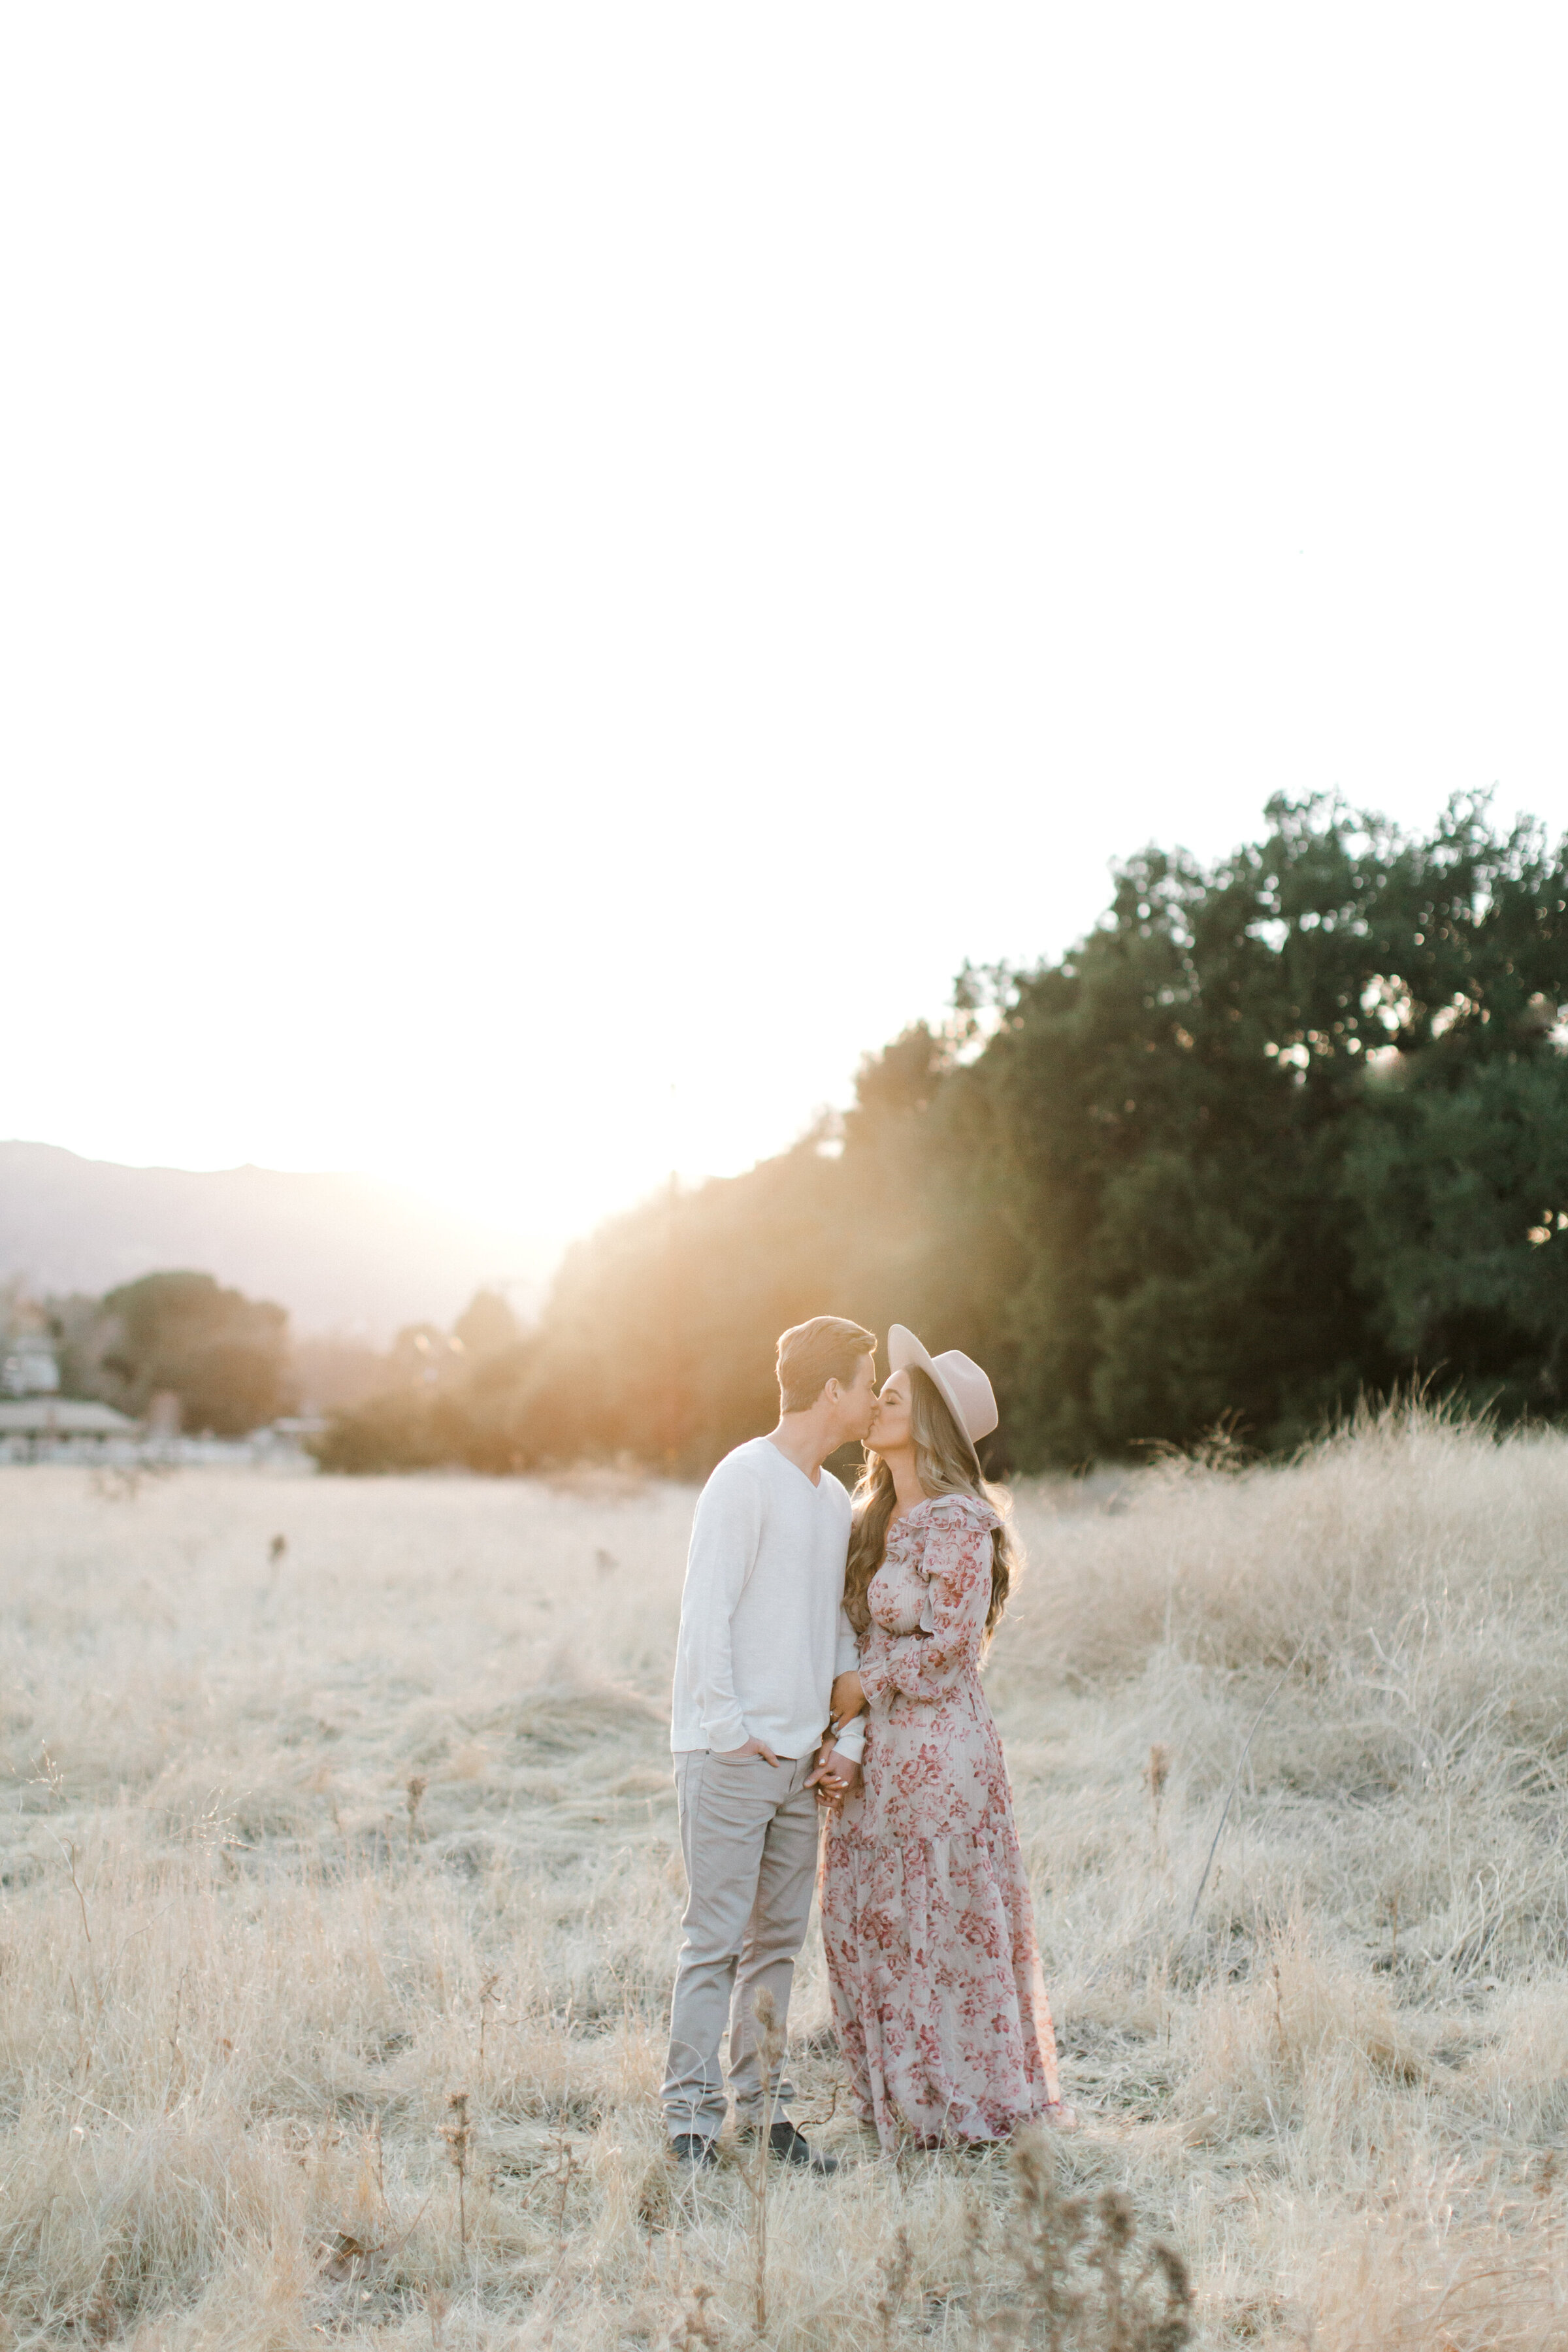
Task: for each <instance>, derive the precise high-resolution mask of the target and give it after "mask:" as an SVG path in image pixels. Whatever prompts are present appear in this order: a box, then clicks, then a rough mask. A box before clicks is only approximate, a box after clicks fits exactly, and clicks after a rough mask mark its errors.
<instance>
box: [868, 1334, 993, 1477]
mask: <svg viewBox="0 0 1568 2352" xmlns="http://www.w3.org/2000/svg"><path fill="white" fill-rule="evenodd" d="M888 1365H889V1370H891V1371H895V1372H902V1371H907V1370H909V1368H910V1365H918V1366H919V1367H920V1369H921V1371H922V1372H924V1373H925V1374H926V1376H927V1377H928V1379H930V1380H932V1381H935V1382H936V1385H937V1388H938V1390H939V1391H940V1392H941V1394H942V1399H943V1401H944V1402H945V1403H946V1405H947V1408H948V1411H949V1412H951V1413H952V1417H953V1419H954V1421H956V1422H957V1423H958V1425H959V1427H960V1429H961V1430H962V1431H963V1434H964V1435H965V1437H967V1438H968V1440H969V1443H970V1444H971V1445H972V1446H977V1445H978V1444H979V1443H980V1441H981V1439H982V1438H983V1437H989V1436H990V1434H991V1433H992V1431H993V1430H994V1428H995V1426H996V1424H997V1423H998V1422H999V1421H1000V1420H1001V1418H1002V1416H1001V1414H1000V1413H999V1412H997V1410H996V1392H995V1391H994V1389H993V1387H992V1385H991V1383H990V1381H988V1380H987V1379H986V1377H985V1375H984V1372H983V1371H982V1370H981V1369H980V1367H979V1365H978V1364H977V1363H976V1362H975V1361H974V1360H973V1357H972V1356H966V1355H964V1353H963V1350H962V1349H959V1348H949V1349H947V1350H946V1352H945V1354H943V1355H941V1356H933V1355H932V1354H931V1351H930V1350H929V1349H926V1348H924V1347H922V1346H921V1342H920V1341H919V1340H918V1339H916V1338H915V1335H914V1333H913V1332H912V1331H910V1330H906V1328H905V1327H904V1326H903V1324H901V1323H895V1324H894V1325H893V1326H892V1328H890V1329H889V1333H888ZM875 1442H876V1441H875V1437H873V1439H872V1443H873V1444H875ZM975 1459H976V1460H977V1461H978V1459H979V1456H978V1454H977V1455H976V1456H975Z"/></svg>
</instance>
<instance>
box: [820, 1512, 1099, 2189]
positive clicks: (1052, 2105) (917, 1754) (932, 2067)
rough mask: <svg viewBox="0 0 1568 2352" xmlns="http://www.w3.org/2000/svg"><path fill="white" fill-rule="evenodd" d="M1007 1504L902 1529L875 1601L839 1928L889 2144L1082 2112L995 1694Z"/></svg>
mask: <svg viewBox="0 0 1568 2352" xmlns="http://www.w3.org/2000/svg"><path fill="white" fill-rule="evenodd" d="M997 1524H998V1522H997V1517H996V1514H995V1512H994V1511H993V1510H992V1508H991V1507H990V1505H989V1504H987V1503H984V1502H983V1501H982V1500H981V1499H980V1498H979V1496H967V1495H939V1496H932V1497H931V1498H930V1499H929V1500H927V1501H926V1502H923V1503H920V1504H917V1505H916V1507H915V1508H914V1509H913V1510H912V1511H909V1512H907V1513H906V1514H905V1516H904V1517H902V1518H901V1519H900V1520H898V1521H896V1522H895V1524H894V1525H893V1526H892V1527H891V1528H889V1531H888V1542H887V1549H886V1552H885V1554H884V1556H883V1559H882V1565H881V1567H880V1568H879V1570H878V1571H877V1573H876V1575H875V1576H874V1577H873V1579H872V1580H871V1588H870V1591H869V1594H868V1605H869V1609H870V1613H871V1623H870V1627H869V1630H868V1633H866V1634H865V1636H864V1637H863V1639H862V1641H861V1644H860V1648H861V1658H860V1679H861V1682H862V1683H863V1685H865V1690H866V1696H867V1699H868V1702H869V1706H870V1716H869V1723H868V1733H867V1739H866V1759H865V1775H864V1780H863V1785H862V1787H861V1789H860V1790H858V1792H857V1793H856V1794H855V1795H854V1796H853V1797H850V1798H848V1799H847V1801H846V1802H845V1805H844V1808H843V1811H841V1813H840V1814H839V1815H838V1817H837V1820H836V1821H834V1822H832V1824H831V1826H830V1829H829V1832H828V1836H827V1839H826V1850H825V1857H824V1862H823V1874H822V1935H823V1941H824V1944H825V1945H826V1953H827V1970H828V1976H829V1978H830V1979H831V1983H832V1989H833V2010H834V2017H835V2020H836V2022H837V2028H838V2037H839V2042H840V2044H841V2046H842V2048H843V2051H844V2054H845V2056H846V2057H847V2060H848V2062H849V2065H850V2068H851V2070H852V2073H853V2075H854V2082H855V2096H856V2103H857V2105H858V2108H859V2110H860V2114H861V2116H862V2119H863V2120H864V2121H866V2122H874V2123H875V2125H876V2126H877V2134H878V2137H879V2139H880V2141H881V2144H882V2147H883V2149H884V2150H885V2151H890V2150H891V2149H892V2147H894V2145H895V2143H896V2139H897V2136H898V2131H899V2126H900V2123H901V2124H902V2125H903V2126H905V2127H906V2128H907V2129H908V2130H909V2131H910V2132H911V2133H912V2134H913V2136H914V2137H915V2139H916V2140H917V2141H918V2142H919V2143H920V2144H921V2145H922V2146H926V2147H931V2146H937V2145H940V2144H941V2143H942V2142H943V2141H962V2140H990V2139H998V2138H1001V2137H1005V2135H1006V2134H1007V2133H1008V2132H1010V2131H1011V2130H1012V2129H1013V2128H1014V2126H1016V2124H1018V2123H1021V2122H1023V2121H1024V2120H1025V2119H1026V2117H1028V2116H1044V2115H1047V2114H1050V2113H1052V2112H1053V2111H1055V2112H1057V2113H1058V2114H1059V2113H1062V2112H1063V2111H1062V2110H1061V2106H1060V2091H1059V2089H1058V2082H1057V2055H1056V2037H1055V2034H1054V2033H1053V2032H1052V2028H1051V2013H1050V2009H1049V2007H1048V2005H1047V2000H1046V1989H1045V1983H1044V1980H1043V1979H1042V1976H1041V1972H1040V1956H1039V1947H1038V1945H1037V1942H1036V1939H1035V1923H1034V1916H1033V1912H1032V1910H1031V1907H1030V1903H1029V1890H1028V1885H1027V1883H1026V1879H1025V1876H1024V1858H1023V1855H1022V1854H1021V1853H1020V1852H1019V1849H1018V1833H1017V1831H1016V1828H1015V1827H1014V1823H1013V1800H1012V1792H1011V1790H1009V1788H1008V1784H1007V1768H1006V1765H1005V1762H1004V1761H1003V1757H1002V1742H1001V1740H1000V1738H998V1736H997V1731H996V1727H995V1725H994V1722H993V1721H992V1719H991V1710H990V1708H989V1707H988V1706H986V1704H985V1698H984V1693H983V1691H982V1690H981V1687H980V1675H979V1663H980V1653H981V1648H982V1645H983V1643H984V1633H985V1612H986V1611H987V1609H988V1607H989V1606H990V1601H991V1557H992V1553H991V1530H992V1528H994V1527H995V1526H996V1525H997Z"/></svg>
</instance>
